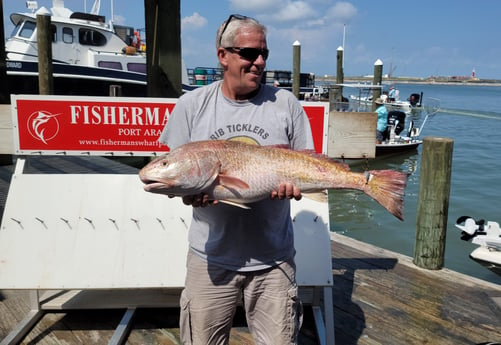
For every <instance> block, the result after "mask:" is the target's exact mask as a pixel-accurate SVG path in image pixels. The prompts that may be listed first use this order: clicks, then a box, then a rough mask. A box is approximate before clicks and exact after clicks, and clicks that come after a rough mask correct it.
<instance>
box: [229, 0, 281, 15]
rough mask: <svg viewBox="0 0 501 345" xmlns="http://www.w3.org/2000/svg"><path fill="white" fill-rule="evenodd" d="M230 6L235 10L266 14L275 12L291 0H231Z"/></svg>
mask: <svg viewBox="0 0 501 345" xmlns="http://www.w3.org/2000/svg"><path fill="white" fill-rule="evenodd" d="M229 2H230V8H231V9H232V10H234V11H241V12H243V13H242V14H244V13H246V12H250V13H254V14H264V13H270V12H275V11H276V10H277V9H279V8H283V6H285V5H286V4H287V3H288V2H290V0H275V1H270V0H229Z"/></svg>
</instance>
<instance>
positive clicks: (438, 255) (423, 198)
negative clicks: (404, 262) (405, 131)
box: [413, 137, 453, 270]
mask: <svg viewBox="0 0 501 345" xmlns="http://www.w3.org/2000/svg"><path fill="white" fill-rule="evenodd" d="M452 148H453V140H452V139H448V138H436V137H426V138H424V139H423V152H422V155H421V172H420V179H419V197H418V210H417V220H416V243H415V248H414V260H413V262H414V264H415V265H417V266H419V267H421V268H426V269H431V270H436V269H441V268H442V267H443V266H444V254H445V237H446V230H447V216H448V213H449V194H450V185H451V181H450V180H451V166H452Z"/></svg>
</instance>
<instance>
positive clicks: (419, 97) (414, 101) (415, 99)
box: [340, 84, 423, 115]
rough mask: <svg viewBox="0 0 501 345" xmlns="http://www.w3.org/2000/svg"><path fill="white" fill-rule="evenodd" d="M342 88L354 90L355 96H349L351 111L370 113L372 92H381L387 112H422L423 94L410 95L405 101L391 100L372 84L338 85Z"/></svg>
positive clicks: (381, 88)
mask: <svg viewBox="0 0 501 345" xmlns="http://www.w3.org/2000/svg"><path fill="white" fill-rule="evenodd" d="M340 85H341V86H343V87H348V88H356V89H358V92H357V93H356V94H350V96H349V100H350V108H351V109H354V110H353V111H371V109H372V103H373V91H374V90H377V89H379V90H381V91H382V92H381V93H382V95H381V98H382V99H383V100H384V101H385V106H386V109H388V111H402V112H404V113H405V114H407V115H411V114H416V113H419V112H420V111H421V110H422V101H423V93H422V92H421V93H412V94H411V95H410V96H409V97H408V98H407V100H405V101H403V100H399V99H391V98H389V97H388V93H387V91H383V86H381V85H374V84H340Z"/></svg>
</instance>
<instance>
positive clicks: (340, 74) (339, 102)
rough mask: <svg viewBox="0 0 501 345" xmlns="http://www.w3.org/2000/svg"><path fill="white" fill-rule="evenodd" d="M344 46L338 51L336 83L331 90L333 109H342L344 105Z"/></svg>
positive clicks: (330, 100) (330, 96)
mask: <svg viewBox="0 0 501 345" xmlns="http://www.w3.org/2000/svg"><path fill="white" fill-rule="evenodd" d="M343 54H344V49H343V47H338V48H337V52H336V85H334V86H333V87H332V88H331V89H330V90H329V107H330V109H331V110H336V111H341V110H342V109H343V108H344V107H343V106H344V105H343V87H342V86H341V84H343V83H344V70H343Z"/></svg>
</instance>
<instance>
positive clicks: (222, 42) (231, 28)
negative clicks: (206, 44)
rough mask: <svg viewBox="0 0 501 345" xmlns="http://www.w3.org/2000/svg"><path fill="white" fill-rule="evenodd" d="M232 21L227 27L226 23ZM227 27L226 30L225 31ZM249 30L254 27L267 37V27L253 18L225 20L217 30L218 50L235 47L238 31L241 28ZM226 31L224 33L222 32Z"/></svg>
mask: <svg viewBox="0 0 501 345" xmlns="http://www.w3.org/2000/svg"><path fill="white" fill-rule="evenodd" d="M228 20H230V22H229V23H228V25H226V22H227V21H228ZM225 27H226V29H225ZM244 27H245V28H247V27H254V28H257V29H258V30H261V31H262V32H263V34H264V35H265V36H266V27H265V26H264V25H262V24H261V23H259V22H258V21H257V20H256V19H254V18H251V17H245V18H243V19H238V18H237V17H235V18H231V19H230V18H228V19H227V20H225V21H224V22H223V23H222V24H221V25H220V26H219V29H218V30H217V35H216V49H219V47H223V48H224V47H233V45H234V41H235V37H236V35H237V33H238V31H239V30H240V29H241V28H244ZM223 30H224V32H222V31H223ZM221 33H222V34H223V37H221Z"/></svg>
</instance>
